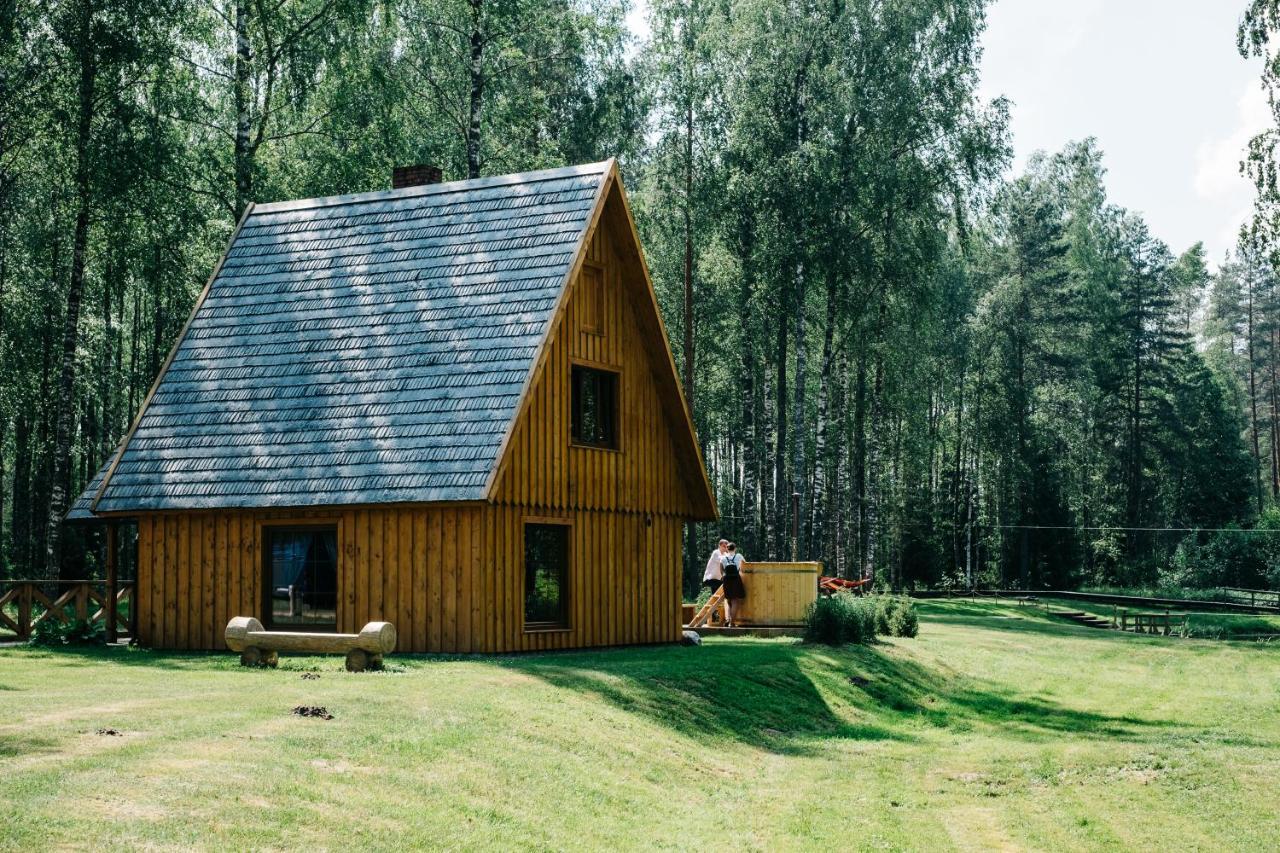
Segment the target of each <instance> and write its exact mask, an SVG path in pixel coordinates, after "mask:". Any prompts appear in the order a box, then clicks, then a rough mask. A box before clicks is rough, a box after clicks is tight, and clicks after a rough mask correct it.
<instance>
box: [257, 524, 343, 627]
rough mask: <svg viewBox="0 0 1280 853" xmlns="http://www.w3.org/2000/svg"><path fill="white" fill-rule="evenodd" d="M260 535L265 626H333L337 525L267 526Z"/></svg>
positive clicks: (335, 604) (336, 586)
mask: <svg viewBox="0 0 1280 853" xmlns="http://www.w3.org/2000/svg"><path fill="white" fill-rule="evenodd" d="M263 533H264V535H263V540H264V542H265V545H266V554H265V563H266V566H265V573H266V583H265V586H266V588H267V591H268V598H267V607H266V610H267V619H268V620H269V625H268V627H270V628H283V629H288V628H305V629H306V630H310V631H316V630H320V631H323V630H329V631H333V630H337V627H338V611H337V608H338V529H337V528H336V527H267V528H265V529H264V531H263Z"/></svg>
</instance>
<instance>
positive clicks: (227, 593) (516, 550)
mask: <svg viewBox="0 0 1280 853" xmlns="http://www.w3.org/2000/svg"><path fill="white" fill-rule="evenodd" d="M529 517H531V514H530V512H529V511H528V510H527V509H525V508H522V507H509V506H479V505H476V506H442V507H422V508H389V509H373V508H363V507H362V508H352V509H345V510H342V511H340V512H338V513H336V514H333V513H322V512H314V513H313V512H291V513H259V512H225V511H219V512H209V513H189V514H184V515H181V516H173V515H169V516H161V515H148V516H142V517H141V518H140V519H139V521H138V582H139V588H140V589H144V590H150V591H151V594H150V595H148V596H143V597H140V598H139V614H138V616H139V621H138V626H139V633H140V635H141V636H140V637H139V639H140V641H141V642H142V643H143V644H144V645H154V646H162V647H165V648H176V649H221V648H225V646H224V644H223V642H222V631H223V629H224V628H225V626H226V620H227V619H229V618H230V617H231V616H241V615H244V616H257V617H258V618H262V617H263V615H264V614H263V613H262V608H263V601H262V598H261V591H262V580H263V554H262V542H263V530H264V528H266V527H269V526H271V525H279V524H283V523H287V524H291V525H293V524H311V523H317V524H335V525H336V526H337V527H338V542H339V550H338V601H339V602H340V606H339V608H338V630H340V631H345V632H354V631H357V630H359V628H360V626H362V625H364V624H365V623H366V622H370V621H374V620H379V619H385V620H388V621H391V622H394V623H395V624H396V628H397V630H398V632H399V635H400V650H401V651H416V652H428V651H441V652H496V651H528V650H536V649H563V648H574V647H579V646H612V645H623V644H628V643H653V642H664V641H671V640H675V639H677V638H678V637H679V619H680V590H679V573H678V570H677V569H678V566H679V560H680V554H679V548H680V532H681V529H682V522H681V521H680V519H678V518H674V517H672V516H669V515H656V514H655V515H651V516H648V517H646V515H645V514H642V513H622V512H604V511H599V510H575V511H571V512H568V513H564V514H562V515H561V516H559V517H563V518H565V519H566V520H569V521H571V522H572V523H573V537H572V548H573V559H572V565H571V574H570V578H569V625H568V628H567V629H565V630H556V631H546V632H525V631H524V625H523V619H522V616H523V604H524V567H523V563H524V522H525V519H526V518H529ZM406 531H422V532H423V533H424V535H423V536H416V535H412V533H410V535H406ZM211 537H212V541H214V542H215V543H216V546H215V547H212V548H207V547H206V544H207V543H208V542H209V541H210V539H211ZM170 555H176V559H175V558H174V557H172V556H170ZM374 555H380V560H381V562H380V564H375V562H374ZM392 567H394V569H393V568H392ZM375 577H378V578H381V580H380V583H381V584H382V585H383V587H384V588H390V587H391V586H393V585H394V587H395V589H396V590H397V593H396V595H395V596H394V597H391V596H388V595H386V594H385V592H383V591H379V592H378V593H377V594H374V593H373V592H372V590H371V589H370V587H371V580H372V579H373V578H375ZM206 579H208V580H209V583H208V584H206V583H205V580H206ZM441 581H443V584H442V583H441ZM441 589H443V591H444V593H445V594H443V595H441V594H439V591H440V590H441ZM204 590H210V591H211V596H210V598H207V599H206V598H205V597H204V595H203V591H204ZM417 603H420V604H421V609H419V608H418V607H417V606H416V604H417Z"/></svg>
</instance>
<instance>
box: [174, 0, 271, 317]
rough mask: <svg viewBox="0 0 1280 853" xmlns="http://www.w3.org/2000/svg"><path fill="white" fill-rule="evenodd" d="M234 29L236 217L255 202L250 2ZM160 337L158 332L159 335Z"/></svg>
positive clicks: (242, 2) (240, 8)
mask: <svg viewBox="0 0 1280 853" xmlns="http://www.w3.org/2000/svg"><path fill="white" fill-rule="evenodd" d="M233 15H234V26H235V45H236V58H235V62H234V63H233V67H232V98H233V100H234V103H235V111H236V135H235V151H234V152H233V159H234V165H233V168H234V170H235V181H236V195H235V207H236V209H235V218H236V220H239V219H240V214H242V213H244V209H245V207H246V206H248V204H249V202H250V201H252V200H253V145H252V142H251V140H250V132H251V130H252V127H253V101H252V92H251V91H250V90H251V88H252V74H253V51H252V48H251V47H250V42H249V3H248V0H235V10H234V12H233ZM157 334H158V332H157Z"/></svg>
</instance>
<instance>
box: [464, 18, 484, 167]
mask: <svg viewBox="0 0 1280 853" xmlns="http://www.w3.org/2000/svg"><path fill="white" fill-rule="evenodd" d="M467 5H468V6H470V8H471V33H470V39H469V41H470V44H469V48H470V59H469V63H468V66H467V74H468V77H469V79H470V82H471V91H470V95H469V97H468V99H467V177H468V178H478V177H480V118H481V114H482V113H483V111H484V47H485V41H486V39H485V8H484V0H467Z"/></svg>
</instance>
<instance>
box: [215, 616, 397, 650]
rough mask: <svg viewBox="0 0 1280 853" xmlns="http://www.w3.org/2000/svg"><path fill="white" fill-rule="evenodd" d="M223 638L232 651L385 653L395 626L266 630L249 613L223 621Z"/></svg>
mask: <svg viewBox="0 0 1280 853" xmlns="http://www.w3.org/2000/svg"><path fill="white" fill-rule="evenodd" d="M223 637H224V639H225V640H226V643H227V648H229V649H231V650H232V651H233V652H241V651H244V650H245V649H246V648H248V647H250V646H253V647H256V648H258V649H261V650H262V651H271V652H314V653H321V654H346V653H347V652H350V651H352V650H359V651H362V652H365V653H367V654H373V655H385V654H388V653H390V652H393V651H395V648H396V629H395V626H394V625H392V624H391V623H390V622H370V623H368V624H367V625H365V626H364V627H363V628H361V629H360V633H359V634H329V633H308V632H303V631H267V630H265V629H264V628H263V627H262V623H261V622H259V621H258V620H257V619H255V618H253V617H252V616H236V617H234V618H233V619H232V620H231V621H230V622H228V623H227V630H226V632H225V633H224V635H223Z"/></svg>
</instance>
